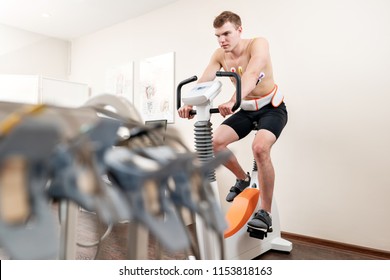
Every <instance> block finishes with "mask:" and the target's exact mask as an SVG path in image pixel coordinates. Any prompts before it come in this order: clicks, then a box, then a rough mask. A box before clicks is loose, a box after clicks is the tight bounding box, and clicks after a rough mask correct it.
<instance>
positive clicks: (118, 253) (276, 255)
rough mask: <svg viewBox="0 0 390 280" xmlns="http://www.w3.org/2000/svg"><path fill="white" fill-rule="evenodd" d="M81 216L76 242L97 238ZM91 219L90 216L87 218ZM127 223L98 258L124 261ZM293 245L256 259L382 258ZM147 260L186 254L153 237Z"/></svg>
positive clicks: (84, 251) (85, 255) (84, 254)
mask: <svg viewBox="0 0 390 280" xmlns="http://www.w3.org/2000/svg"><path fill="white" fill-rule="evenodd" d="M81 216H84V217H80V220H79V221H80V223H82V224H80V227H79V228H80V230H79V232H78V240H79V242H82V240H85V241H89V240H91V236H94V235H95V237H94V238H96V234H95V233H96V231H95V230H94V229H93V228H94V227H95V228H96V223H95V224H94V223H93V222H92V221H93V217H91V214H89V213H84V214H82V215H81ZM88 216H90V217H88ZM127 229H128V226H127V224H118V225H115V226H114V227H113V229H112V232H111V234H110V235H109V236H108V237H107V238H106V239H105V240H104V241H103V242H102V244H101V248H100V249H99V252H98V254H97V257H98V259H126V252H127V235H128V231H127ZM288 240H289V241H291V242H292V243H293V250H292V252H290V253H286V252H279V251H268V252H266V253H264V254H263V255H261V256H259V257H258V258H256V259H258V260H375V259H384V257H382V256H378V255H372V254H368V253H361V252H356V251H349V250H347V249H339V248H334V247H329V246H325V245H321V244H313V243H310V242H307V241H304V240H300V239H299V238H295V239H294V238H293V237H290V238H289V239H288ZM96 252H97V250H96V248H80V247H79V248H78V250H77V259H93V258H94V257H95V256H96ZM148 258H149V259H179V260H184V259H186V258H187V254H186V253H185V252H175V253H172V252H168V251H166V250H164V249H163V248H160V246H158V244H157V243H156V241H155V240H154V238H153V237H151V238H150V244H149V248H148Z"/></svg>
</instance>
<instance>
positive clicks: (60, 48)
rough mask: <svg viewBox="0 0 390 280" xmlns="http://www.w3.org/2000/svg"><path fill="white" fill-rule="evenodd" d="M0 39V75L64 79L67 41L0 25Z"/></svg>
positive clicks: (66, 63) (67, 73)
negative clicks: (42, 76)
mask: <svg viewBox="0 0 390 280" xmlns="http://www.w3.org/2000/svg"><path fill="white" fill-rule="evenodd" d="M0 42H1V44H0V74H22V75H44V76H49V77H53V78H57V79H67V78H68V75H69V56H70V53H69V51H70V42H68V41H63V40H59V39H55V38H51V37H47V36H43V35H39V34H36V33H32V32H28V31H24V30H21V29H17V28H13V27H9V26H6V25H2V24H0ZM0 97H1V93H0Z"/></svg>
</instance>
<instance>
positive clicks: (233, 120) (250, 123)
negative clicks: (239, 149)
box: [222, 102, 288, 139]
mask: <svg viewBox="0 0 390 280" xmlns="http://www.w3.org/2000/svg"><path fill="white" fill-rule="evenodd" d="M287 120H288V114H287V109H286V105H285V104H284V102H282V103H281V104H280V105H279V106H278V107H274V106H272V104H271V103H270V104H268V105H266V106H264V107H262V108H261V109H260V110H257V111H245V110H243V109H240V111H238V112H236V113H235V114H233V115H232V116H230V117H229V118H228V119H226V120H225V121H224V122H223V123H222V124H225V125H228V126H230V127H231V128H233V129H234V131H235V132H236V133H237V135H238V137H239V139H242V138H244V137H245V136H247V135H248V134H249V133H250V132H251V131H252V130H260V129H266V130H268V131H271V132H272V133H273V134H274V135H275V136H276V139H278V138H279V136H280V134H281V133H282V130H283V128H284V127H285V126H286V124H287Z"/></svg>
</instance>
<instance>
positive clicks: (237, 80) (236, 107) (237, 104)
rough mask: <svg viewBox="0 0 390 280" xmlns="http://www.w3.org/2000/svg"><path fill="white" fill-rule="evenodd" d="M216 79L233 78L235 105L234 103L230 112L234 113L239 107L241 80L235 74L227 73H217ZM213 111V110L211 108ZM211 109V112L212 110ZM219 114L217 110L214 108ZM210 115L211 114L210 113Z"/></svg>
mask: <svg viewBox="0 0 390 280" xmlns="http://www.w3.org/2000/svg"><path fill="white" fill-rule="evenodd" d="M216 75H217V77H233V78H234V79H235V80H236V103H234V105H233V108H232V111H233V112H234V111H236V110H237V109H238V108H239V107H240V105H241V78H240V76H239V75H238V74H237V73H236V72H227V71H217V73H216ZM213 109H214V108H213ZM213 109H211V110H213ZM215 109H216V110H217V112H215V113H219V110H218V108H215ZM211 110H210V113H213V112H211Z"/></svg>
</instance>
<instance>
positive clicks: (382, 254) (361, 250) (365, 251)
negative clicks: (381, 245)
mask: <svg viewBox="0 0 390 280" xmlns="http://www.w3.org/2000/svg"><path fill="white" fill-rule="evenodd" d="M281 235H282V237H283V238H285V239H287V240H289V241H291V242H294V241H297V242H302V243H308V244H313V245H317V246H324V247H328V248H333V249H337V250H343V251H348V252H353V253H357V254H361V255H367V256H371V257H373V258H375V259H383V260H390V252H389V251H382V250H377V249H372V248H368V247H363V246H357V245H352V244H347V243H342V242H336V241H331V240H326V239H321V238H315V237H311V236H306V235H300V234H295V233H290V232H284V231H283V232H281Z"/></svg>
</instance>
